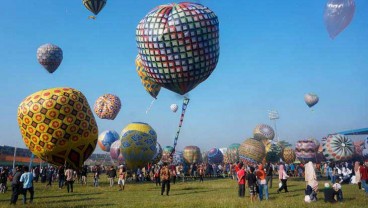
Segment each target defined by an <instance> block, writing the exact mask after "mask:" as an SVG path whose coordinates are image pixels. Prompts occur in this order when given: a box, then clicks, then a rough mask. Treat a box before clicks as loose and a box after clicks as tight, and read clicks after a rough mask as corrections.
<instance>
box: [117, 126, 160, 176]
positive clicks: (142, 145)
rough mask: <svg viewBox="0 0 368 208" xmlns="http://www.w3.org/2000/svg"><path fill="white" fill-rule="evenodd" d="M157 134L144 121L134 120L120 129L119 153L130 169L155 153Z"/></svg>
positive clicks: (145, 162) (145, 161) (149, 159)
mask: <svg viewBox="0 0 368 208" xmlns="http://www.w3.org/2000/svg"><path fill="white" fill-rule="evenodd" d="M156 142H157V134H156V132H155V130H154V129H153V128H152V127H151V126H150V125H148V124H146V123H141V122H134V123H130V124H128V125H127V126H126V127H125V128H124V129H123V130H122V131H121V150H120V151H121V153H122V154H123V156H124V159H125V162H126V164H127V166H128V168H130V169H136V168H141V167H143V166H145V165H146V164H147V163H149V162H150V161H151V160H152V157H153V155H154V154H155V153H156Z"/></svg>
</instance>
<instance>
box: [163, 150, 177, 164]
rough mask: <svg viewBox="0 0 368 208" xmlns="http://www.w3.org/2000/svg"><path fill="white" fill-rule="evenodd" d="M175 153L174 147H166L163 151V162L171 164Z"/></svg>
mask: <svg viewBox="0 0 368 208" xmlns="http://www.w3.org/2000/svg"><path fill="white" fill-rule="evenodd" d="M173 151H174V147H172V146H166V147H164V149H163V152H162V158H161V162H163V163H171V162H172V157H171V156H172V155H171V153H172V152H173Z"/></svg>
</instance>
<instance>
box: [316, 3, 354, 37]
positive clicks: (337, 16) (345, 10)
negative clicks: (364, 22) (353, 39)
mask: <svg viewBox="0 0 368 208" xmlns="http://www.w3.org/2000/svg"><path fill="white" fill-rule="evenodd" d="M354 13H355V2H354V0H328V1H327V3H326V7H325V12H324V15H323V18H324V21H325V25H326V29H327V32H328V33H329V35H330V37H331V38H332V39H334V38H335V37H336V36H337V35H338V34H339V33H341V32H342V31H343V30H344V29H345V28H346V27H347V26H348V25H349V24H350V22H351V20H352V19H353V16H354Z"/></svg>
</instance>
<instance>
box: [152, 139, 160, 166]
mask: <svg viewBox="0 0 368 208" xmlns="http://www.w3.org/2000/svg"><path fill="white" fill-rule="evenodd" d="M161 158H162V147H161V145H160V144H159V143H158V142H157V143H156V152H155V154H154V155H153V158H152V161H151V163H152V164H156V163H158V162H160V160H161Z"/></svg>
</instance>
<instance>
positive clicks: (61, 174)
mask: <svg viewBox="0 0 368 208" xmlns="http://www.w3.org/2000/svg"><path fill="white" fill-rule="evenodd" d="M58 176H59V189H61V188H63V187H64V183H65V169H64V166H62V165H61V166H60V167H59V168H58Z"/></svg>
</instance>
